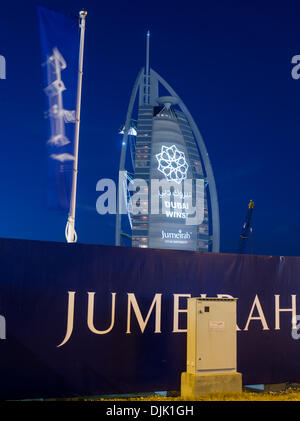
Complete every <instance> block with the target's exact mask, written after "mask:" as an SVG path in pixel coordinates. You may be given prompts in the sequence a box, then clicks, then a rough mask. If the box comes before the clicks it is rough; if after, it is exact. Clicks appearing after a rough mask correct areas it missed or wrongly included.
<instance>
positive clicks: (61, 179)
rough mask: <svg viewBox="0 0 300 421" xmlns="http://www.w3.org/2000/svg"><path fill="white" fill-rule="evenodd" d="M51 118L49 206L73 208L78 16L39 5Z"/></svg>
mask: <svg viewBox="0 0 300 421" xmlns="http://www.w3.org/2000/svg"><path fill="white" fill-rule="evenodd" d="M38 17H39V25H40V36H41V45H42V65H43V68H44V76H45V87H44V94H45V98H46V101H47V111H46V113H45V116H46V118H47V120H48V124H47V127H48V138H47V154H48V206H49V207H50V208H53V209H69V206H70V198H71V190H72V174H73V164H74V135H75V121H76V97H77V77H78V54H79V37H80V33H79V22H78V18H75V17H74V18H70V17H68V16H64V15H62V14H60V13H57V12H54V11H52V10H49V9H46V8H44V7H38Z"/></svg>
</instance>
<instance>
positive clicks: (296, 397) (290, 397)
mask: <svg viewBox="0 0 300 421" xmlns="http://www.w3.org/2000/svg"><path fill="white" fill-rule="evenodd" d="M88 400H99V401H144V402H145V401H156V402H158V401H161V402H164V401H165V402H168V401H169V402H170V401H186V400H183V399H182V398H181V397H180V396H161V395H156V394H154V395H149V396H129V397H106V398H103V397H99V398H93V399H88ZM193 400H194V401H195V400H197V401H300V387H286V388H284V389H283V390H280V391H276V392H275V391H268V392H251V391H247V390H244V391H243V392H242V393H216V394H208V395H203V396H202V397H199V398H197V399H193Z"/></svg>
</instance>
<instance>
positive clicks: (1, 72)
mask: <svg viewBox="0 0 300 421" xmlns="http://www.w3.org/2000/svg"><path fill="white" fill-rule="evenodd" d="M0 79H6V60H5V57H4V56H1V55H0Z"/></svg>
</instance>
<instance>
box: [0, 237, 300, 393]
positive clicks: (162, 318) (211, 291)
mask: <svg viewBox="0 0 300 421" xmlns="http://www.w3.org/2000/svg"><path fill="white" fill-rule="evenodd" d="M0 270H1V279H0V315H1V316H2V317H0V337H1V336H2V339H0V355H1V359H0V373H1V382H0V398H2V399H19V398H38V397H44V398H46V397H63V396H76V395H79V396H82V395H96V394H111V393H118V394H119V393H130V392H147V391H155V390H179V388H180V375H181V372H182V371H184V370H185V358H186V355H185V353H186V334H185V329H186V312H185V311H184V310H185V309H186V304H187V302H186V300H187V295H188V294H190V295H191V296H200V295H201V294H207V296H216V295H217V294H228V295H231V296H234V297H237V298H239V300H238V329H239V330H238V332H237V336H238V370H239V371H240V372H241V373H242V374H243V383H244V384H255V383H278V382H283V381H299V380H300V361H299V351H300V340H297V339H293V337H292V324H291V319H292V314H294V315H296V314H297V310H298V309H299V305H298V304H299V303H298V299H299V294H300V278H299V274H300V258H294V257H272V256H247V255H244V256H239V255H230V254H214V253H200V252H189V251H187V252H183V251H165V250H151V249H148V250H147V249H135V248H122V247H110V246H95V245H84V244H64V243H54V242H39V241H26V240H8V239H2V240H0ZM73 303H74V311H72V304H73ZM297 306H298V307H297ZM88 309H89V311H88ZM150 310H151V312H150ZM283 310H287V311H283ZM292 310H293V311H292ZM299 311H300V309H299ZM68 315H69V317H68ZM147 315H148V319H147ZM67 326H68V328H67ZM4 337H5V338H4Z"/></svg>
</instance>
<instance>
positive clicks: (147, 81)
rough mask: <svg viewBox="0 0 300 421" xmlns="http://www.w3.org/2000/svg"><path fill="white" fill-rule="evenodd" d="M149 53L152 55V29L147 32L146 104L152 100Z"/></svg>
mask: <svg viewBox="0 0 300 421" xmlns="http://www.w3.org/2000/svg"><path fill="white" fill-rule="evenodd" d="M149 55H150V31H148V32H147V43H146V69H145V104H149V102H150V66H149Z"/></svg>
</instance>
